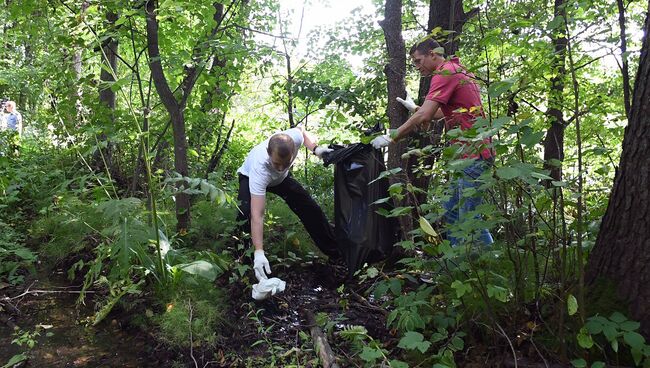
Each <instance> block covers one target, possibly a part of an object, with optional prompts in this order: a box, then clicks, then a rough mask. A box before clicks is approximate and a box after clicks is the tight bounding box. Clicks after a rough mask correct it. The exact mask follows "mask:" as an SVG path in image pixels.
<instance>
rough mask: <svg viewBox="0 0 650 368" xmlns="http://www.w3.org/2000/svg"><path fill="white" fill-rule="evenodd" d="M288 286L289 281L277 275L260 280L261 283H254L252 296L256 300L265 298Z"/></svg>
mask: <svg viewBox="0 0 650 368" xmlns="http://www.w3.org/2000/svg"><path fill="white" fill-rule="evenodd" d="M286 286H287V283H286V282H284V281H282V280H280V279H279V278H277V277H272V278H270V279H264V280H260V283H259V284H255V285H253V290H252V292H251V296H252V297H253V299H255V300H264V299H266V298H268V297H269V296H272V295H275V294H277V293H281V292H283V291H284V288H285V287H286Z"/></svg>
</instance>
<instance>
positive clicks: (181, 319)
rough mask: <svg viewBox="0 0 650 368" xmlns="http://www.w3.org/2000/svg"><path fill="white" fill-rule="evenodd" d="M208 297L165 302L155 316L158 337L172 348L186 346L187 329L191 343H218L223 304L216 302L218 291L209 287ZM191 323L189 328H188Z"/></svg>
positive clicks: (218, 298)
mask: <svg viewBox="0 0 650 368" xmlns="http://www.w3.org/2000/svg"><path fill="white" fill-rule="evenodd" d="M209 294H210V296H211V298H210V300H198V301H193V300H191V299H190V298H188V299H176V300H173V301H172V302H170V303H168V304H167V306H166V308H165V310H164V311H163V312H162V314H160V315H157V316H154V317H153V320H154V323H155V324H156V325H157V326H158V328H159V338H160V339H161V340H162V341H163V342H165V343H166V344H167V345H169V346H170V347H172V348H189V347H190V331H191V341H192V343H193V346H194V347H197V346H200V347H203V348H214V347H215V346H216V344H217V339H218V334H217V331H219V328H220V325H221V324H222V321H223V313H224V312H223V308H222V306H221V305H220V304H219V303H217V302H216V301H217V300H220V299H222V298H220V297H218V296H217V295H219V294H220V293H218V292H216V290H214V289H213V290H212V291H211V292H210V293H209ZM190 326H191V330H190Z"/></svg>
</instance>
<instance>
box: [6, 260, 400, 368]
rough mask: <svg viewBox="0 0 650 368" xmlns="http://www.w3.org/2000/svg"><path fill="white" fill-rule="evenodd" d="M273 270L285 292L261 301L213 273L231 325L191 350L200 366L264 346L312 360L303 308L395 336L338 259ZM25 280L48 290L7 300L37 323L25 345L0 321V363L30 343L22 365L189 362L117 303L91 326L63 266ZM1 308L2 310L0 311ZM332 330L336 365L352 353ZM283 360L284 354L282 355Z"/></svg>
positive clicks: (251, 354) (255, 358) (225, 362)
mask: <svg viewBox="0 0 650 368" xmlns="http://www.w3.org/2000/svg"><path fill="white" fill-rule="evenodd" d="M273 271H274V272H273V275H272V276H274V277H279V278H281V279H283V280H285V281H286V282H287V288H286V290H285V292H284V293H282V294H279V295H276V296H274V297H272V298H271V299H268V300H265V301H262V302H256V301H254V300H253V299H252V298H251V289H250V287H247V286H246V285H244V284H243V283H242V282H235V283H229V282H228V281H227V278H226V277H224V278H223V279H222V280H218V281H217V284H218V285H216V286H217V287H223V288H224V289H226V290H227V291H228V299H229V302H228V306H229V307H228V309H229V310H228V314H227V316H228V320H229V321H230V326H224V329H223V331H220V334H221V336H222V338H221V339H220V340H221V345H220V346H219V348H218V349H217V351H201V352H199V351H194V356H195V357H196V359H197V361H198V364H199V365H198V366H199V367H202V366H204V365H205V366H208V367H263V366H266V365H264V363H262V362H263V361H264V360H265V359H268V358H269V354H276V353H277V355H278V356H280V355H284V356H285V357H287V356H289V355H291V354H300V355H302V356H304V357H305V358H304V361H313V362H316V361H317V360H316V353H315V351H313V346H311V345H310V344H307V345H306V344H305V342H304V341H302V340H301V338H299V335H300V332H301V331H302V332H304V333H306V334H307V335H309V327H310V326H309V325H308V324H307V322H306V316H305V312H306V311H310V312H311V313H313V314H315V315H317V314H318V313H325V314H326V315H327V320H328V321H332V323H331V330H330V332H331V333H332V332H336V331H340V330H341V329H342V328H344V326H345V325H362V326H364V327H366V329H367V330H368V333H369V334H370V336H373V337H374V338H378V339H381V340H382V341H384V342H386V341H391V340H394V337H393V336H391V335H390V333H389V331H388V330H387V329H386V328H385V314H386V313H387V312H386V311H384V310H382V309H381V308H380V307H378V306H376V305H373V303H371V302H369V301H368V300H367V299H366V298H364V297H363V296H361V294H362V293H363V290H362V288H361V286H360V285H358V284H357V283H355V282H350V281H348V282H346V280H345V279H344V278H345V275H346V270H345V267H343V266H341V265H332V264H323V263H318V262H316V261H314V262H307V263H303V264H295V265H292V266H287V267H283V266H282V265H281V264H280V263H277V264H276V266H275V267H274V269H273ZM343 284H345V286H344V287H343V288H342V289H339V290H337V288H339V287H340V286H341V285H343ZM26 285H30V287H29V290H48V291H54V292H50V293H36V294H32V293H29V294H27V295H24V296H23V297H21V298H18V299H12V300H11V303H12V304H13V305H15V306H16V307H17V308H18V309H19V310H20V314H16V313H13V314H12V316H11V323H14V324H15V325H17V326H18V328H19V331H29V332H33V331H35V330H36V329H38V331H39V333H40V335H39V336H36V337H34V340H35V346H34V347H33V348H32V349H27V348H26V347H25V346H22V347H20V346H17V345H16V344H12V340H13V339H14V338H16V336H17V334H16V333H17V332H16V331H13V330H12V329H11V328H10V327H9V326H8V325H7V324H4V323H3V324H0V363H1V364H5V363H6V362H7V361H8V360H9V359H10V358H11V357H12V356H14V355H15V354H19V353H21V352H25V351H28V350H29V351H28V353H27V355H28V357H29V359H28V360H27V361H26V362H25V363H24V365H23V366H24V367H170V366H172V361H174V360H175V361H177V362H186V363H187V364H186V366H188V367H194V366H195V364H194V362H193V360H192V359H191V356H190V352H171V351H166V350H165V346H164V345H162V344H160V343H159V342H157V341H156V339H155V337H154V336H155V332H154V331H149V332H145V331H142V330H139V329H137V328H132V327H129V322H128V321H129V319H131V318H132V317H133V316H129V315H124V314H120V311H119V310H118V308H116V309H115V311H114V312H112V313H111V315H109V316H108V318H106V320H105V321H104V322H102V323H101V324H99V325H98V326H95V327H89V326H88V324H87V323H85V320H86V319H87V318H88V317H90V316H92V315H93V310H92V307H91V306H92V305H93V303H92V300H88V301H87V302H86V306H81V307H79V306H77V305H76V299H77V295H78V294H75V293H70V292H69V291H73V290H78V288H75V287H71V286H70V285H69V284H68V282H67V280H66V279H65V277H64V275H63V272H62V271H58V273H56V274H53V275H51V276H41V277H39V278H38V279H36V280H32V281H30V282H28V283H26ZM19 293H20V291H13V290H12V291H10V290H9V289H4V290H0V296H4V295H6V296H8V297H13V296H16V295H18V294H19ZM4 314H5V316H6V315H8V314H7V312H6V311H5V312H4ZM37 326H40V327H37ZM260 327H262V328H263V329H264V332H263V333H260ZM150 332H151V333H150ZM335 336H336V334H330V339H332V341H330V343H331V345H332V348H333V349H334V353H335V354H336V355H337V356H338V357H339V360H340V362H341V363H343V366H348V365H346V364H345V362H346V361H351V360H352V359H351V358H350V357H349V354H350V351H349V346H346V343H345V342H344V341H337V340H336V337H335ZM262 340H263V341H262ZM256 342H257V344H255V343H256ZM253 345H254V346H253ZM271 351H273V352H271ZM291 351H293V353H291ZM288 352H289V353H288ZM290 360H291V359H290V357H289V358H287V360H285V361H290ZM279 361H283V360H282V359H280V360H279ZM208 362H210V363H208ZM206 364H207V365H206ZM276 366H282V364H279V365H276ZM307 366H309V365H307Z"/></svg>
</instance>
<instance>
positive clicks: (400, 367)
mask: <svg viewBox="0 0 650 368" xmlns="http://www.w3.org/2000/svg"><path fill="white" fill-rule="evenodd" d="M390 366H391V367H392V368H409V365H408V364H406V363H404V362H403V361H401V360H397V359H393V360H391V361H390Z"/></svg>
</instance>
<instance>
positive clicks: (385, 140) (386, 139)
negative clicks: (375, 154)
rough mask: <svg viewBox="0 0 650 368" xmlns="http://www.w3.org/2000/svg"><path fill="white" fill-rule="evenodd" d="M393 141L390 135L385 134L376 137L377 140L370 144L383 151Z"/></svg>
mask: <svg viewBox="0 0 650 368" xmlns="http://www.w3.org/2000/svg"><path fill="white" fill-rule="evenodd" d="M392 141H393V140H392V139H390V135H388V134H384V135H380V136H378V137H375V139H373V140H372V141H371V142H370V144H372V146H373V147H375V148H376V149H382V148H384V147H387V146H388V145H389V144H390V142H392Z"/></svg>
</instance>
